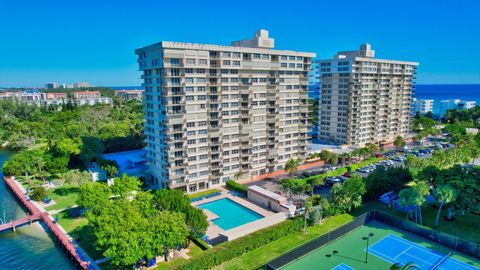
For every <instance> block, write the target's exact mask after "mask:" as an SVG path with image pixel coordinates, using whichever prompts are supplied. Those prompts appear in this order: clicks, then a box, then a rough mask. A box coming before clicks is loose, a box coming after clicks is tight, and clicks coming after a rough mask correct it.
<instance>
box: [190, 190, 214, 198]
mask: <svg viewBox="0 0 480 270" xmlns="http://www.w3.org/2000/svg"><path fill="white" fill-rule="evenodd" d="M216 192H220V190H219V189H215V188H214V189H209V190H205V191H200V192H197V193H193V194H188V197H189V198H190V199H195V198H198V197H202V196H207V195H210V194H213V193H216Z"/></svg>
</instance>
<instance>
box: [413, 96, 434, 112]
mask: <svg viewBox="0 0 480 270" xmlns="http://www.w3.org/2000/svg"><path fill="white" fill-rule="evenodd" d="M434 102H435V101H434V100H433V99H415V100H414V106H413V107H414V113H417V112H419V113H420V114H426V113H428V112H433V104H434Z"/></svg>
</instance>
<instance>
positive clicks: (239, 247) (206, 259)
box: [175, 218, 304, 270]
mask: <svg viewBox="0 0 480 270" xmlns="http://www.w3.org/2000/svg"><path fill="white" fill-rule="evenodd" d="M303 225H304V224H303V219H301V218H293V219H288V220H286V221H284V222H282V223H279V224H277V225H274V226H272V227H268V228H265V229H263V230H260V231H256V232H254V233H252V234H250V235H247V236H244V237H241V238H238V239H235V240H233V241H229V242H225V243H223V244H220V245H218V246H215V247H213V248H211V249H209V250H207V251H205V252H204V253H203V254H202V256H201V257H197V258H192V259H191V260H189V261H187V262H185V263H183V264H181V265H179V266H178V267H176V268H175V269H181V270H204V269H205V270H206V269H212V268H214V267H215V266H218V265H221V264H222V263H224V262H226V261H229V260H232V259H234V258H236V257H239V256H241V255H243V254H245V253H248V252H250V251H252V250H255V249H257V248H260V247H262V246H265V245H267V244H269V243H271V242H273V241H275V240H278V239H280V238H283V237H286V236H288V235H291V234H293V233H297V232H301V231H302V229H303Z"/></svg>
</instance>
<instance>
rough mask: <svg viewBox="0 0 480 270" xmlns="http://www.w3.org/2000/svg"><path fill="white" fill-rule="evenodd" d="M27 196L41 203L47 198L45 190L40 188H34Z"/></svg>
mask: <svg viewBox="0 0 480 270" xmlns="http://www.w3.org/2000/svg"><path fill="white" fill-rule="evenodd" d="M29 195H30V197H31V198H32V199H33V200H35V201H41V200H43V198H45V196H47V190H46V189H45V188H44V187H42V186H36V187H35V188H34V189H33V191H32V192H30V194H29Z"/></svg>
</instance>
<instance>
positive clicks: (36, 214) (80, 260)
mask: <svg viewBox="0 0 480 270" xmlns="http://www.w3.org/2000/svg"><path fill="white" fill-rule="evenodd" d="M4 180H5V183H6V184H7V186H8V187H9V188H10V190H11V191H12V192H13V194H15V196H16V197H17V199H18V200H19V201H20V202H21V203H22V205H23V206H25V207H26V208H27V209H28V211H29V212H30V214H31V215H30V216H28V217H26V218H22V219H19V220H15V221H12V222H9V223H7V224H3V225H0V231H4V230H8V229H13V228H16V227H18V226H22V225H25V224H29V223H31V222H34V221H37V220H42V221H43V222H44V223H45V225H47V227H48V228H49V229H50V230H51V231H52V233H53V234H54V235H55V238H56V239H57V240H58V242H59V243H60V244H61V245H62V247H63V248H64V249H65V251H66V252H67V253H68V254H69V256H70V257H71V258H72V259H73V260H74V262H75V263H76V265H77V266H79V267H80V269H84V270H96V269H99V268H98V266H97V265H96V264H95V263H94V262H92V261H90V259H89V258H88V255H86V254H84V253H83V252H82V251H81V249H80V248H79V247H78V246H77V245H74V244H73V243H72V241H71V240H70V237H69V236H68V235H67V234H66V233H64V232H63V231H62V230H61V229H60V228H59V227H58V226H57V224H56V223H55V222H54V221H53V218H52V217H51V216H50V215H49V214H48V212H44V211H41V210H40V209H39V208H38V207H37V206H36V205H35V204H34V203H33V202H32V201H31V200H30V199H29V197H28V196H27V195H26V194H24V193H23V191H22V190H21V189H20V187H19V186H18V185H17V184H16V183H15V182H14V180H13V179H12V178H11V177H8V176H5V177H4Z"/></svg>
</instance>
